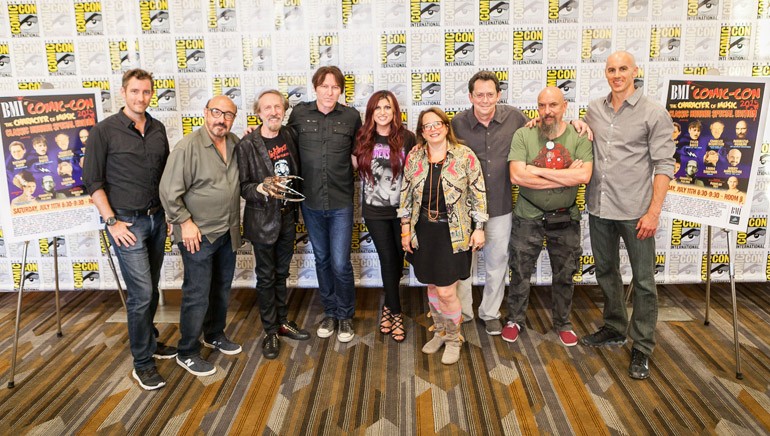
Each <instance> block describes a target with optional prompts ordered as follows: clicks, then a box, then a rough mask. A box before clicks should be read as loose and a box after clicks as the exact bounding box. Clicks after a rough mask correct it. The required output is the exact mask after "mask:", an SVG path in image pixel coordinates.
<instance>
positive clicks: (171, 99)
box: [150, 76, 176, 111]
mask: <svg viewBox="0 0 770 436" xmlns="http://www.w3.org/2000/svg"><path fill="white" fill-rule="evenodd" d="M152 82H153V87H154V89H155V94H153V96H152V99H151V100H150V107H151V108H153V109H155V110H159V111H175V110H176V80H175V79H174V78H173V77H162V76H158V77H155V78H153V81H152Z"/></svg>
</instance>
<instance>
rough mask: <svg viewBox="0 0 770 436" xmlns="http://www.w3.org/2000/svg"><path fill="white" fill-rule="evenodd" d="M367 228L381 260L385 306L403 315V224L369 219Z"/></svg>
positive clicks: (395, 220) (397, 221) (389, 220)
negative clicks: (401, 287) (401, 295)
mask: <svg viewBox="0 0 770 436" xmlns="http://www.w3.org/2000/svg"><path fill="white" fill-rule="evenodd" d="M366 227H367V228H368V229H369V233H370V234H371V235H372V240H374V247H375V248H376V249H377V256H378V257H379V258H380V274H381V275H382V287H383V289H384V290H385V306H387V307H388V308H389V309H390V311H391V312H393V313H401V297H400V296H399V294H398V290H399V284H400V282H401V272H402V270H403V267H404V250H403V248H401V224H400V221H399V220H398V219H396V218H394V219H387V220H378V219H367V220H366Z"/></svg>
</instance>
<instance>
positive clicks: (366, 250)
mask: <svg viewBox="0 0 770 436" xmlns="http://www.w3.org/2000/svg"><path fill="white" fill-rule="evenodd" d="M618 49H625V50H628V51H629V52H631V53H633V54H634V55H635V56H636V59H637V62H638V65H639V67H640V74H639V78H638V80H637V83H636V85H637V86H641V87H644V88H645V91H646V93H647V95H649V96H650V97H652V98H654V99H657V100H659V101H661V102H662V100H663V97H664V94H665V90H664V89H663V87H664V80H665V79H666V78H667V77H670V76H672V75H681V74H686V75H704V74H706V73H709V74H721V75H722V76H770V0H707V1H702V0H682V1H669V0H510V1H496V0H432V1H420V0H275V1H274V0H248V1H246V0H101V1H85V0H74V1H73V0H3V1H2V2H0V95H6V94H7V95H10V94H14V93H17V92H19V91H20V90H37V89H79V88H97V89H98V90H99V94H98V95H100V96H101V100H102V106H103V111H104V114H103V115H104V116H109V115H110V114H112V113H115V112H116V111H118V110H120V108H121V106H122V101H121V97H120V92H119V91H120V78H121V74H122V73H123V72H124V71H126V70H127V69H130V68H133V67H142V68H145V69H147V70H149V71H151V72H153V73H154V74H155V89H156V94H155V97H154V98H153V100H152V103H151V107H150V108H149V110H150V111H151V113H152V114H153V115H154V116H155V117H157V118H158V119H160V120H161V121H162V122H163V123H164V124H165V125H166V128H167V131H168V134H169V136H170V138H169V139H170V142H171V144H174V143H176V142H177V141H178V140H179V139H180V138H181V137H182V136H183V135H185V134H187V133H189V132H190V131H192V130H193V129H196V128H198V127H200V126H201V124H202V122H203V118H202V109H203V106H204V104H205V103H206V101H207V99H208V98H209V97H211V96H212V95H220V94H225V95H228V96H230V97H231V98H232V99H233V101H234V102H235V103H236V105H237V106H238V107H239V113H238V118H237V122H236V123H235V126H234V128H233V131H234V132H237V133H241V132H242V131H243V129H244V128H245V127H246V126H247V125H254V124H256V123H257V120H256V116H255V114H254V112H253V109H252V103H253V101H254V98H255V96H256V95H258V94H259V93H260V91H262V90H264V89H267V88H277V89H279V90H280V91H281V92H283V93H285V95H286V96H287V97H288V98H289V100H290V102H291V103H292V104H295V103H296V102H299V101H303V100H311V99H313V98H314V96H313V89H312V86H310V85H311V84H310V78H311V76H312V73H313V70H314V69H316V68H317V67H319V66H322V65H330V64H333V65H338V66H340V67H341V68H342V70H343V72H344V73H345V87H344V92H343V95H342V97H341V99H342V100H344V103H346V104H348V105H351V106H354V107H356V108H359V109H360V110H363V108H364V105H365V103H366V101H367V99H368V97H369V95H371V93H372V92H373V90H376V89H382V88H387V89H390V90H392V91H393V92H394V93H395V95H396V96H397V97H398V99H399V102H400V103H401V107H402V108H404V112H403V113H402V117H403V119H404V122H405V123H406V124H407V125H408V126H409V127H410V128H414V120H415V119H416V116H417V114H418V113H419V111H420V110H421V109H423V108H425V107H426V106H431V105H438V106H441V107H443V108H444V109H446V111H447V112H448V113H449V114H450V115H453V114H454V113H456V112H457V111H460V110H463V109H465V108H467V107H468V105H469V102H468V98H467V94H468V91H467V80H468V79H469V77H470V76H471V75H472V74H473V73H474V72H476V71H478V70H479V69H482V68H483V69H489V70H492V71H494V72H495V73H496V74H497V75H498V77H499V78H500V80H501V82H502V84H503V93H502V95H503V97H502V100H503V102H506V103H510V104H513V105H516V106H518V107H519V108H521V109H523V110H524V111H525V113H526V114H527V115H530V116H534V115H535V113H536V110H535V109H536V97H537V94H538V92H539V91H540V90H541V89H542V88H543V87H544V86H546V85H555V86H558V87H560V88H561V89H562V90H563V92H564V94H565V96H566V97H567V100H568V101H569V102H570V105H569V109H568V113H567V115H566V116H567V118H568V119H570V118H576V117H578V116H580V115H581V114H582V113H583V111H584V110H585V108H586V106H587V104H588V102H589V101H590V100H591V99H594V98H597V97H601V96H604V95H606V93H607V92H608V87H607V84H606V80H605V78H604V73H603V64H604V61H605V59H606V57H607V56H608V54H610V53H611V52H612V51H614V50H618ZM725 124H729V125H724V126H723V127H724V131H725V135H726V137H730V138H732V137H733V135H735V133H734V132H732V131H731V130H734V129H736V127H739V126H736V125H734V124H735V122H731V123H725ZM681 127H682V131H683V132H684V130H685V129H686V128H687V127H688V126H684V125H682V126H681ZM702 128H703V130H704V131H705V130H706V126H703V127H702ZM73 134H74V133H73ZM767 136H769V135H768V133H767V132H766V134H765V138H762V139H761V140H760V139H759V138H758V140H757V142H759V143H760V147H761V154H762V155H763V157H762V158H761V163H763V164H765V165H767V166H768V167H763V168H760V175H759V177H757V179H756V180H757V181H756V186H755V189H754V198H753V202H752V203H753V207H752V210H751V216H750V218H749V220H748V228H747V229H746V231H745V232H740V233H739V234H738V237H737V243H738V248H737V250H736V251H734V252H733V253H732V259H728V254H727V244H726V236H725V233H723V232H721V231H716V232H715V235H714V238H713V246H714V254H713V259H712V260H713V261H714V263H713V266H712V271H711V274H712V277H713V278H714V279H716V280H725V279H726V278H727V273H726V270H727V268H726V264H727V262H728V260H730V261H732V262H733V263H734V264H735V267H736V275H737V279H738V280H741V281H758V280H762V281H764V280H768V279H770V249H769V247H768V235H767V216H768V208H769V207H770V206H769V205H768V196H767V192H768V184H770V169H768V168H770V141H768V139H767ZM49 139H50V140H51V143H54V142H55V140H56V139H55V138H53V137H52V138H49ZM70 139H71V140H72V141H74V142H76V141H77V138H74V137H73V138H70ZM32 148H33V147H32V144H29V145H28V150H32ZM3 151H4V153H5V155H6V156H7V155H9V154H10V152H11V150H10V149H8V150H3ZM744 164H745V165H749V164H750V163H744ZM73 166H74V165H73ZM76 169H77V168H76ZM745 188H746V187H744V186H739V187H738V189H740V190H742V191H745V190H746V189H745ZM41 189H42V187H41ZM41 192H42V191H41ZM580 192H581V193H580V196H579V197H578V204H579V205H580V206H581V208H583V209H584V208H585V207H584V206H585V202H584V195H583V193H584V190H581V191H580ZM19 195H20V194H19ZM512 195H514V197H515V196H516V192H515V190H514V192H513V193H512ZM356 206H358V200H357V204H356ZM4 207H7V206H4ZM357 209H358V207H357ZM584 213H585V211H584ZM583 227H584V229H583V235H584V247H585V253H584V255H583V256H582V257H581V266H580V269H579V272H578V274H577V275H576V276H575V280H576V282H578V283H588V284H590V283H595V278H594V275H593V271H594V265H593V264H594V260H593V256H592V253H591V249H590V241H589V238H588V232H587V226H586V220H585V219H584V220H583ZM297 230H298V236H297V241H296V255H295V257H294V265H293V267H292V276H291V279H290V281H291V285H292V286H306V287H312V286H315V284H316V281H315V271H314V267H313V257H312V247H311V246H310V245H309V241H308V238H307V235H306V233H305V228H304V226H303V225H302V224H298V226H297ZM705 235H706V228H705V227H704V226H702V225H701V224H699V223H696V222H687V221H683V220H678V219H664V220H662V222H661V225H660V228H659V230H658V233H657V235H656V244H657V251H658V255H657V261H656V264H657V266H656V272H657V275H656V277H657V279H658V280H659V281H660V282H699V281H702V280H703V279H704V278H705V277H706V275H707V274H708V273H709V272H708V271H706V269H705V248H706V243H705V241H706V238H705ZM52 244H53V239H52V238H43V239H35V240H34V241H33V242H32V244H31V250H30V256H29V260H30V263H29V265H28V268H27V271H26V272H24V274H26V277H27V287H28V288H32V289H52V288H53V280H54V275H53V257H52V256H53V249H52V248H53V247H52ZM58 244H59V246H58V255H59V264H60V268H59V271H60V283H61V285H62V287H63V288H74V289H92V288H94V289H100V288H101V289H110V288H115V286H116V284H115V281H114V280H115V279H114V277H113V275H112V273H111V271H110V270H109V267H108V263H107V258H106V257H105V253H106V251H105V250H107V249H108V248H107V247H105V246H104V245H102V244H101V243H100V238H99V237H98V236H97V233H96V232H95V231H91V232H86V233H78V234H73V235H67V236H65V237H64V238H62V239H60V240H59V241H58ZM22 247H23V244H22V243H10V242H8V241H5V242H4V241H3V239H2V238H1V237H0V288H2V290H10V289H12V288H13V286H14V285H16V284H17V283H18V282H19V280H20V278H21V276H22V271H21V257H22ZM166 250H167V256H166V259H165V265H164V268H163V275H162V278H161V285H162V286H163V287H167V288H168V287H179V286H180V285H181V281H182V261H181V258H180V256H179V253H178V251H177V248H176V247H175V245H174V244H173V243H172V242H171V241H167V245H166ZM351 251H352V253H353V255H352V258H353V264H354V269H355V275H356V280H357V283H358V284H359V285H361V286H379V285H380V277H379V267H378V262H377V255H376V253H375V250H374V246H373V244H372V241H371V238H370V237H369V234H368V231H367V229H366V226H365V225H364V224H363V221H362V220H361V219H360V216H359V217H357V219H356V225H355V226H354V235H353V243H352V246H351ZM253 267H254V259H253V257H252V255H251V249H250V247H249V246H248V245H245V246H244V247H243V248H242V249H241V250H240V252H239V256H238V264H237V271H236V277H235V284H236V285H237V286H252V285H253V284H254V282H255V275H254V272H253ZM622 269H623V274H624V277H625V278H626V279H628V278H630V275H631V271H630V267H629V266H628V263H627V259H626V258H625V256H624V257H623V266H622ZM533 273H534V274H533V280H534V281H535V282H537V283H548V282H550V277H551V271H550V266H549V261H548V258H547V256H546V255H545V254H543V256H542V257H541V260H540V262H539V263H538V265H537V268H536V271H533ZM483 277H484V261H483V258H479V260H478V262H477V264H476V266H475V269H474V279H475V282H476V283H482V282H483ZM405 280H406V281H408V282H410V283H415V280H414V278H413V277H412V276H411V275H408V276H407V278H406V279H405Z"/></svg>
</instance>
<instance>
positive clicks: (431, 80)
mask: <svg viewBox="0 0 770 436" xmlns="http://www.w3.org/2000/svg"><path fill="white" fill-rule="evenodd" d="M412 102H413V104H414V105H415V106H433V105H437V104H441V73H440V72H439V71H426V72H422V73H420V72H413V73H412Z"/></svg>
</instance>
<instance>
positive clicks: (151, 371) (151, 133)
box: [83, 69, 176, 390]
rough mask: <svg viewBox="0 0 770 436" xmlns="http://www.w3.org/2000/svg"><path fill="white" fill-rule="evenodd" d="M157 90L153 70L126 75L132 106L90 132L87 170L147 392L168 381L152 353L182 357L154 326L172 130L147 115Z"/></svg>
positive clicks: (127, 97) (140, 378) (138, 371)
mask: <svg viewBox="0 0 770 436" xmlns="http://www.w3.org/2000/svg"><path fill="white" fill-rule="evenodd" d="M153 92H154V89H153V81H152V75H151V74H150V73H148V72H147V71H144V70H141V69H134V70H130V71H127V72H126V73H125V74H124V75H123V85H122V87H121V88H120V93H121V95H122V96H123V98H124V99H125V101H126V106H125V107H123V108H122V109H121V110H120V112H118V113H116V114H115V115H112V116H110V117H108V118H106V119H105V120H103V121H101V122H100V123H98V124H97V125H96V126H94V127H93V128H92V129H91V134H90V136H89V139H88V153H87V154H86V156H85V161H84V165H85V168H84V170H83V182H84V184H85V185H86V188H87V189H88V193H89V194H91V198H93V200H94V204H95V205H96V208H97V209H98V210H99V214H100V215H101V216H102V218H103V219H104V221H105V222H106V223H107V226H106V227H107V235H108V236H109V238H110V242H111V243H112V245H113V247H114V249H115V254H116V255H117V257H118V263H119V264H120V271H121V273H122V274H123V279H124V280H125V282H126V292H127V294H128V295H127V299H126V308H127V311H128V338H129V342H130V344H131V354H132V356H133V358H134V371H133V373H132V375H133V377H134V378H135V379H136V380H137V381H138V382H139V385H140V386H141V387H142V388H144V389H147V390H152V389H158V388H161V387H163V386H164V385H165V384H166V382H165V380H163V377H161V376H160V374H158V371H157V369H156V368H155V361H154V360H153V357H155V358H160V359H170V358H173V357H174V356H176V348H174V347H169V346H166V345H164V344H163V343H161V342H158V341H156V339H155V338H156V336H157V334H158V333H157V330H155V328H154V327H153V318H154V317H155V310H156V308H157V307H158V298H159V293H158V280H159V279H160V268H161V266H162V264H163V246H164V241H165V238H166V220H165V214H164V212H163V208H162V207H161V206H160V198H159V196H158V185H159V183H160V177H161V174H163V167H164V166H165V165H166V159H167V158H168V155H169V145H168V138H167V137H166V128H165V127H164V126H163V124H162V123H161V122H160V121H158V120H156V119H154V118H152V117H151V116H150V114H148V113H147V112H145V111H146V109H147V106H149V104H150V99H151V98H152V94H153Z"/></svg>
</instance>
